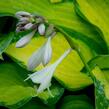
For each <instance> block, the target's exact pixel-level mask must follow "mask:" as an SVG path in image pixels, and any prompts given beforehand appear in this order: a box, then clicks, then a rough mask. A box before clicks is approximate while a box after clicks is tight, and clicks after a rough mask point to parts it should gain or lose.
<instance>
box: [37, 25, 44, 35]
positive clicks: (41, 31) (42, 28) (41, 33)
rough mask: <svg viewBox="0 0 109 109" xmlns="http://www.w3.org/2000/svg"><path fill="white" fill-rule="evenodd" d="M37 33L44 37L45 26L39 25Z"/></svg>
mask: <svg viewBox="0 0 109 109" xmlns="http://www.w3.org/2000/svg"><path fill="white" fill-rule="evenodd" d="M38 32H39V34H40V35H44V34H45V25H44V24H43V23H42V24H39V26H38Z"/></svg>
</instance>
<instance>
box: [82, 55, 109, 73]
mask: <svg viewBox="0 0 109 109" xmlns="http://www.w3.org/2000/svg"><path fill="white" fill-rule="evenodd" d="M88 65H89V66H90V68H91V69H93V68H94V67H95V66H96V65H97V66H99V68H100V69H102V70H105V69H109V55H99V56H96V57H95V58H93V59H92V60H90V61H89V62H88ZM84 70H86V69H85V68H83V71H84Z"/></svg>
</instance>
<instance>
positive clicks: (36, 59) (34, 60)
mask: <svg viewBox="0 0 109 109" xmlns="http://www.w3.org/2000/svg"><path fill="white" fill-rule="evenodd" d="M43 52H44V46H42V47H41V48H39V49H38V50H37V51H36V52H34V53H33V54H32V56H31V57H30V59H29V61H28V65H27V67H28V70H29V71H32V70H33V69H34V68H36V67H37V66H38V65H39V64H41V62H42V56H43Z"/></svg>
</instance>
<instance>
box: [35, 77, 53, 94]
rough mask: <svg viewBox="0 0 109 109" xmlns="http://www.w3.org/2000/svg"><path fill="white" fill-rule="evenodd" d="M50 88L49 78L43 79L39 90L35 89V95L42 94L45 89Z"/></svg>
mask: <svg viewBox="0 0 109 109" xmlns="http://www.w3.org/2000/svg"><path fill="white" fill-rule="evenodd" d="M50 86H51V77H50V76H47V77H46V78H44V79H43V81H42V83H41V84H40V86H39V88H38V89H37V94H39V93H41V92H43V91H44V90H45V89H47V88H49V87H50Z"/></svg>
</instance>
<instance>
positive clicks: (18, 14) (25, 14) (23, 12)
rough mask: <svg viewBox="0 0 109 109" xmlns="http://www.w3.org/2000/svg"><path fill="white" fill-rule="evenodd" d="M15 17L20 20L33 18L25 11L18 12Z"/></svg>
mask: <svg viewBox="0 0 109 109" xmlns="http://www.w3.org/2000/svg"><path fill="white" fill-rule="evenodd" d="M15 16H16V17H17V18H18V19H20V18H22V16H31V14H30V13H28V12H25V11H19V12H17V13H16V14H15Z"/></svg>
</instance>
